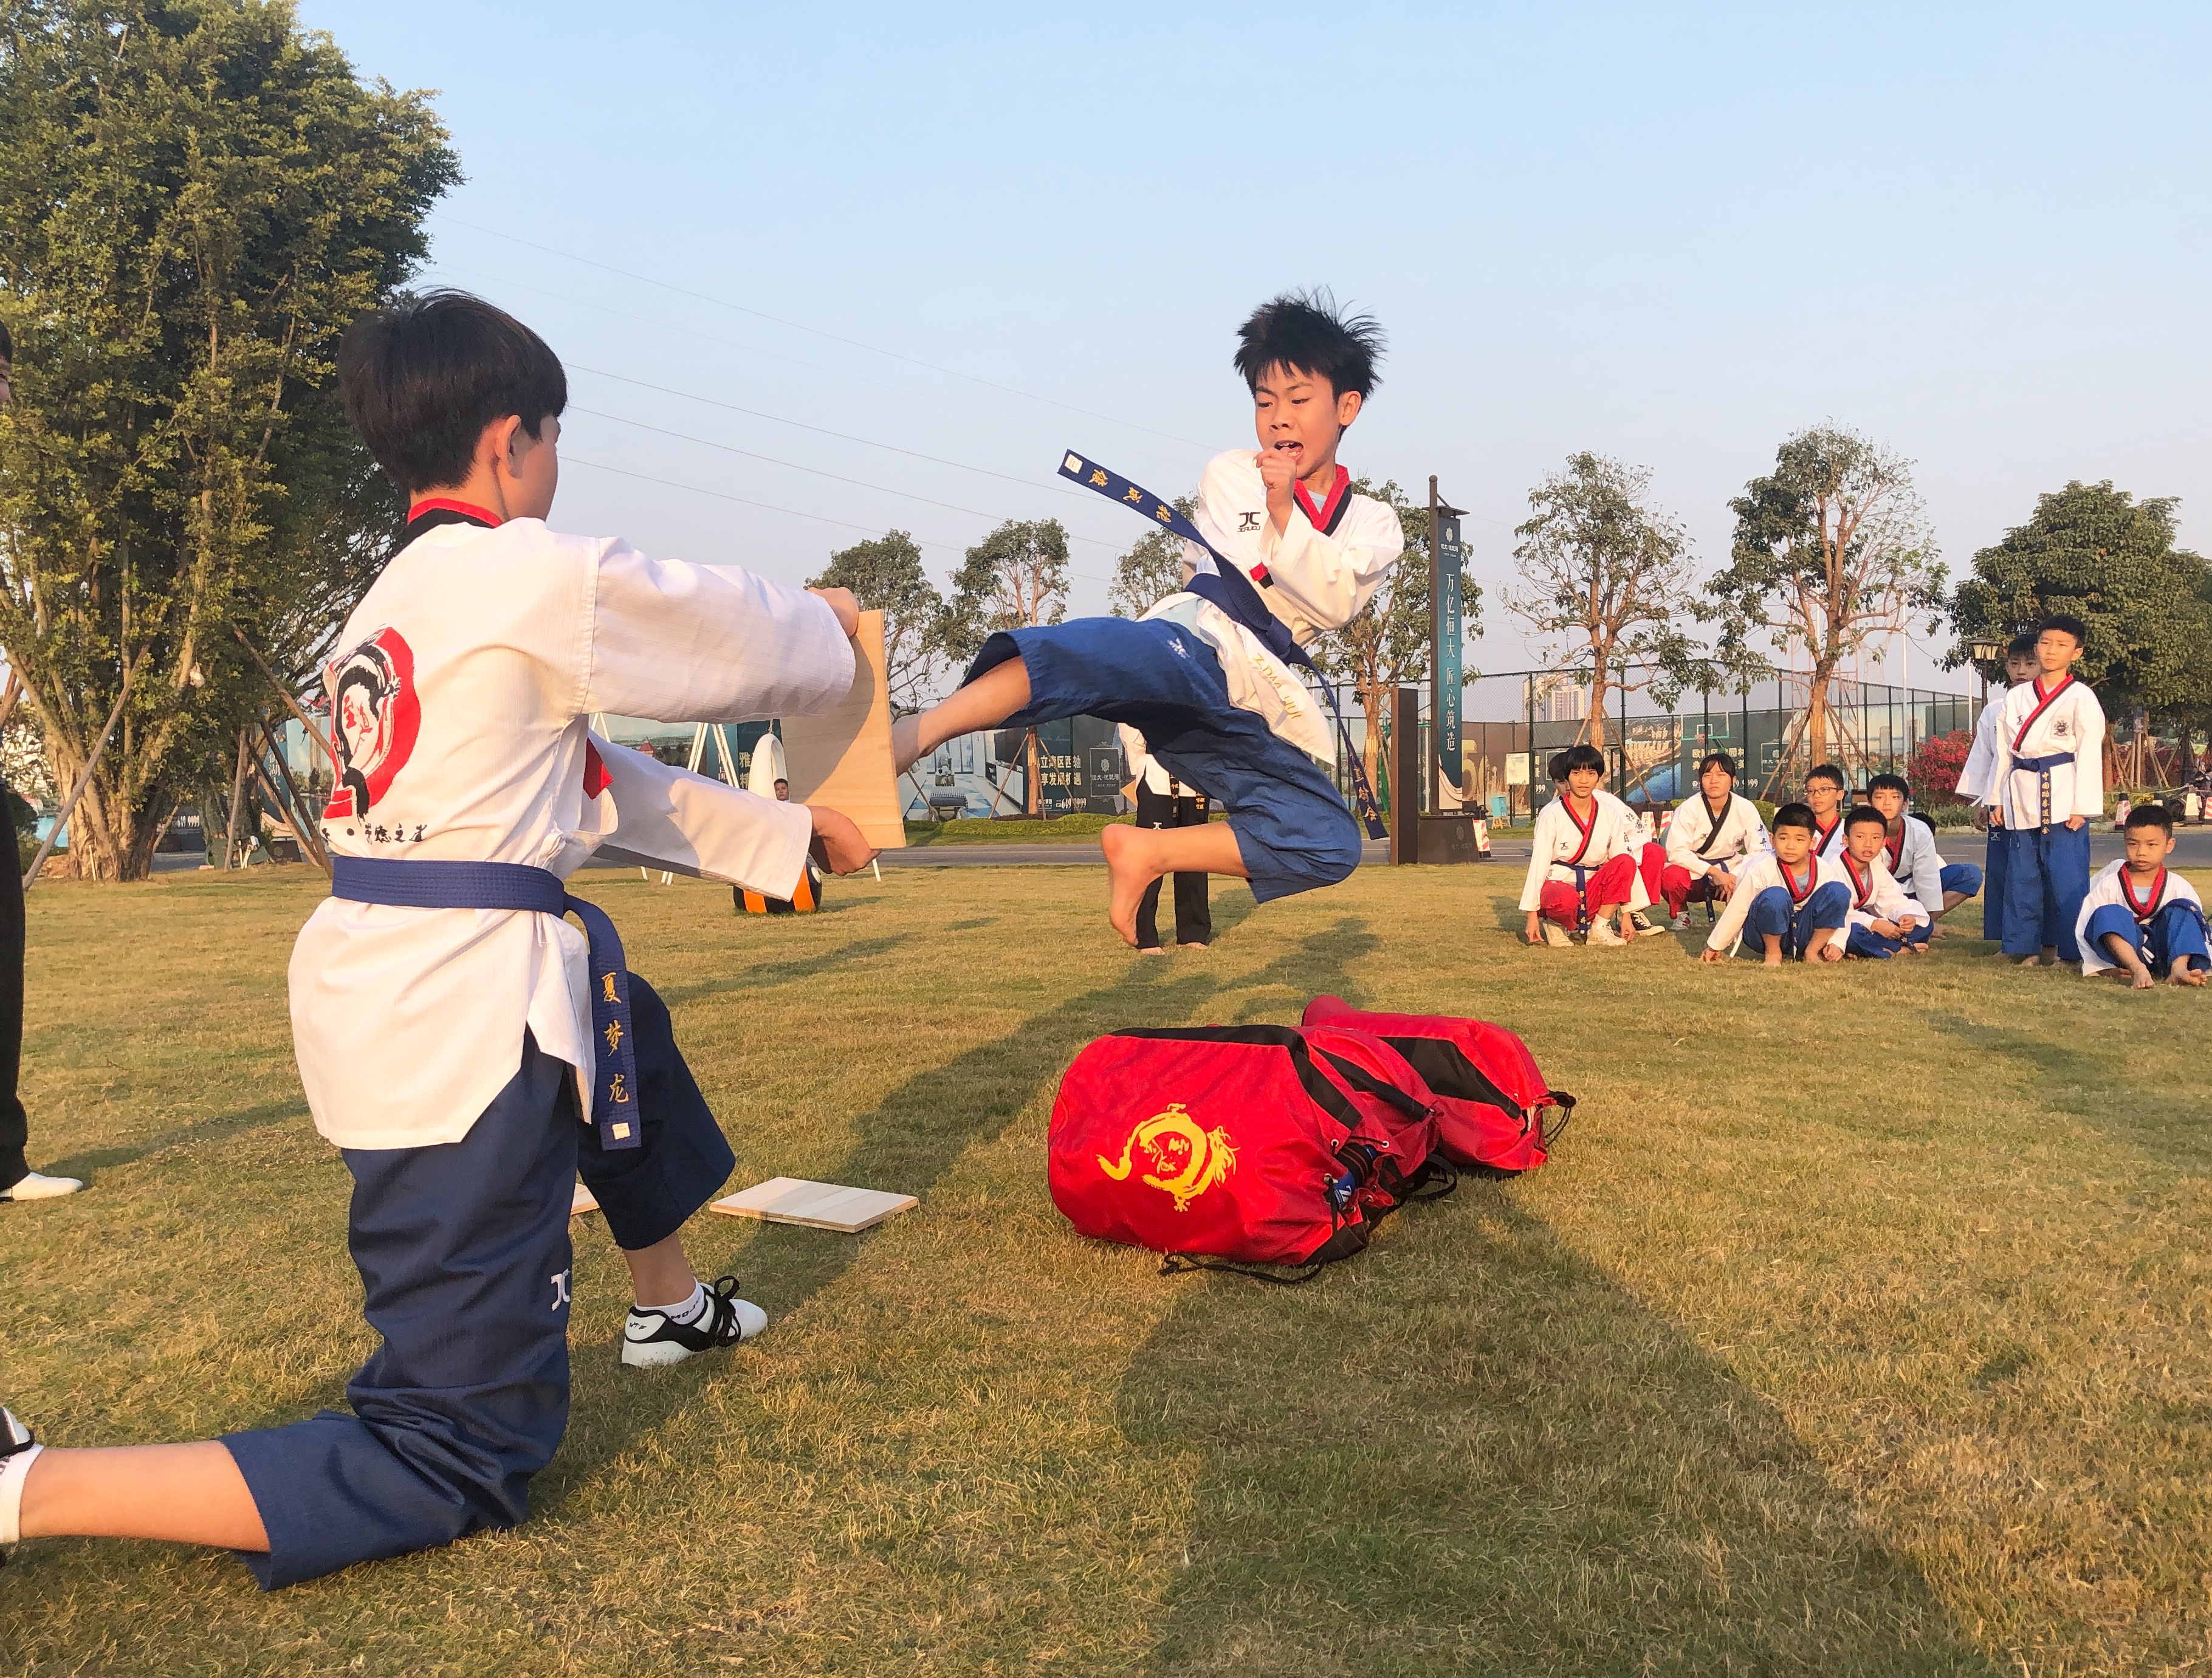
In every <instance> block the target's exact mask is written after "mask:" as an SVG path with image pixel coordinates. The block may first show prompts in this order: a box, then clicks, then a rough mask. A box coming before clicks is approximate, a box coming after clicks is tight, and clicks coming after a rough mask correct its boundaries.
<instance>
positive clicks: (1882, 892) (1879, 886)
mask: <svg viewBox="0 0 2212 1678" xmlns="http://www.w3.org/2000/svg"><path fill="white" fill-rule="evenodd" d="M1887 836H1888V824H1887V822H1886V821H1885V820H1884V819H1883V818H1882V813H1881V811H1879V810H1877V809H1875V807H1874V806H1872V805H1869V804H1862V805H1860V806H1858V807H1857V808H1856V809H1854V810H1853V811H1852V812H1851V813H1850V815H1849V816H1847V817H1845V818H1844V854H1842V855H1841V856H1840V857H1838V858H1837V861H1838V863H1840V864H1841V865H1842V867H1843V871H1844V878H1845V879H1848V880H1850V886H1851V908H1850V922H1849V926H1848V928H1847V930H1846V933H1845V935H1844V954H1845V955H1847V956H1860V957H1863V958H1866V959H1868V960H1869V961H1887V960H1888V959H1889V958H1891V957H1892V956H1893V955H1895V954H1896V953H1897V952H1898V951H1899V950H1911V951H1921V950H1924V949H1926V948H1927V947H1928V945H1927V937H1926V933H1927V929H1928V915H1927V911H1926V910H1924V909H1922V908H1921V907H1920V905H1919V904H1918V903H1915V902H1914V901H1913V900H1912V899H1911V897H1908V896H1907V895H1906V894H1905V888H1904V887H1903V886H1902V885H1899V884H1898V880H1897V876H1896V875H1894V874H1893V873H1891V872H1889V857H1888V855H1887V847H1886V845H1885V843H1884V842H1885V840H1886V839H1887Z"/></svg>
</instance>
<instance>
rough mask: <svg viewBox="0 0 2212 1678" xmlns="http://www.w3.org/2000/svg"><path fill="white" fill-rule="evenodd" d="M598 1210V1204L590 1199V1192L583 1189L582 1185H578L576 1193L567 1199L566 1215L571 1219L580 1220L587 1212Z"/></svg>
mask: <svg viewBox="0 0 2212 1678" xmlns="http://www.w3.org/2000/svg"><path fill="white" fill-rule="evenodd" d="M598 1210H599V1202H598V1201H595V1200H593V1199H592V1191H591V1190H590V1189H586V1188H585V1187H584V1185H583V1184H582V1183H578V1184H577V1185H576V1192H575V1193H574V1195H570V1196H569V1198H568V1215H569V1216H570V1217H571V1218H580V1217H582V1216H583V1215H584V1214H585V1213H587V1212H597V1211H598Z"/></svg>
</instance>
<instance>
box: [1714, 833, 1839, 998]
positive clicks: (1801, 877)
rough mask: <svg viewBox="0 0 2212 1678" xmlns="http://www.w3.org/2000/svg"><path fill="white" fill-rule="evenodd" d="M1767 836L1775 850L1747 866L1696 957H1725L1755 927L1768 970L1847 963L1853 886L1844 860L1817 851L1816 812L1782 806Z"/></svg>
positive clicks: (1754, 932)
mask: <svg viewBox="0 0 2212 1678" xmlns="http://www.w3.org/2000/svg"><path fill="white" fill-rule="evenodd" d="M1769 841H1770V842H1771V844H1772V846H1773V848H1772V849H1771V850H1766V851H1761V852H1760V853H1759V854H1757V855H1756V856H1753V858H1752V859H1751V860H1749V861H1748V862H1746V863H1744V864H1743V865H1742V872H1741V873H1740V874H1738V875H1737V877H1736V885H1735V891H1731V892H1730V893H1729V900H1728V909H1726V911H1725V912H1724V913H1723V915H1721V918H1720V921H1719V922H1718V924H1717V925H1716V926H1715V927H1713V931H1712V936H1711V938H1709V939H1706V940H1705V951H1704V953H1703V954H1701V955H1699V958H1698V959H1699V961H1702V962H1723V961H1726V960H1727V959H1728V958H1729V957H1730V956H1732V955H1734V954H1735V951H1736V947H1737V945H1740V944H1741V942H1742V940H1743V935H1744V933H1746V932H1749V933H1752V934H1753V936H1754V937H1756V938H1757V939H1759V942H1760V944H1761V945H1763V946H1764V950H1765V959H1766V964H1767V965H1768V966H1769V967H1779V966H1781V965H1782V963H1783V959H1784V957H1791V958H1797V959H1799V960H1802V961H1824V962H1827V961H1841V960H1842V959H1843V956H1844V943H1843V939H1842V937H1841V936H1840V934H1841V933H1842V932H1843V930H1844V921H1846V920H1847V919H1849V918H1850V904H1851V892H1850V883H1849V881H1848V880H1847V879H1845V877H1844V870H1843V865H1842V864H1840V863H1838V862H1832V861H1824V860H1821V859H1820V858H1819V857H1816V856H1814V854H1813V812H1812V811H1811V810H1809V809H1808V808H1807V807H1806V806H1803V805H1802V804H1785V805H1784V806H1782V808H1780V809H1779V810H1778V811H1776V812H1774V825H1773V827H1772V828H1771V830H1769Z"/></svg>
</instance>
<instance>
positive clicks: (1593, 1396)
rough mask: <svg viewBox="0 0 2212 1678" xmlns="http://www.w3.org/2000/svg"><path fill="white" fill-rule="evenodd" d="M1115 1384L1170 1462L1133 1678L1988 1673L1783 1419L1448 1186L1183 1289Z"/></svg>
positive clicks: (1513, 1223) (1580, 1271)
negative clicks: (1345, 1252) (1378, 1219)
mask: <svg viewBox="0 0 2212 1678" xmlns="http://www.w3.org/2000/svg"><path fill="white" fill-rule="evenodd" d="M1182 1286H1186V1287H1187V1288H1188V1295H1187V1297H1186V1298H1182V1300H1179V1301H1178V1302H1177V1303H1176V1305H1175V1306H1174V1308H1173V1309H1172V1310H1170V1312H1169V1314H1168V1315H1167V1316H1166V1317H1165V1318H1164V1319H1163V1320H1162V1321H1161V1322H1160V1323H1159V1324H1158V1327H1157V1328H1155V1329H1154V1331H1153V1333H1152V1335H1151V1336H1150V1337H1149V1339H1148V1340H1147V1341H1146V1344H1145V1346H1144V1347H1143V1348H1142V1349H1141V1350H1139V1352H1138V1353H1137V1354H1136V1355H1135V1357H1134V1358H1133V1359H1132V1360H1131V1362H1130V1365H1129V1370H1128V1373H1127V1376H1126V1377H1124V1380H1123V1383H1122V1385H1121V1389H1120V1392H1119V1395H1118V1397H1117V1401H1116V1402H1117V1412H1118V1415H1119V1419H1120V1421H1121V1427H1122V1429H1123V1432H1125V1433H1126V1435H1127V1438H1128V1440H1129V1443H1130V1448H1131V1449H1132V1450H1136V1451H1139V1452H1142V1453H1146V1454H1147V1455H1149V1456H1162V1455H1166V1456H1170V1457H1172V1456H1182V1457H1185V1458H1187V1459H1188V1460H1189V1461H1190V1462H1191V1465H1192V1478H1193V1485H1192V1494H1193V1499H1194V1507H1193V1508H1192V1510H1191V1512H1190V1513H1189V1515H1188V1517H1187V1518H1188V1522H1189V1526H1188V1533H1189V1537H1188V1548H1187V1552H1186V1553H1187V1558H1188V1559H1187V1563H1186V1570H1185V1571H1183V1572H1182V1573H1181V1574H1180V1575H1179V1576H1178V1578H1176V1581H1175V1583H1174V1584H1172V1586H1171V1587H1170V1590H1169V1592H1168V1595H1167V1598H1166V1602H1165V1606H1164V1610H1163V1611H1162V1613H1161V1614H1160V1617H1159V1619H1158V1621H1157V1622H1156V1624H1155V1626H1154V1627H1153V1631H1154V1633H1155V1636H1156V1638H1157V1641H1156V1643H1155V1645H1154V1648H1153V1651H1152V1660H1151V1662H1150V1663H1149V1666H1148V1668H1147V1670H1149V1671H1151V1672H1153V1673H1157V1674H1161V1675H1165V1674H1170V1673H1176V1674H1182V1673H1193V1672H1231V1671H1234V1672H1239V1673H1266V1674H1268V1675H1270V1678H1297V1675H1304V1674H1314V1675H1321V1674H1332V1675H1334V1674H1344V1673H1350V1672H1355V1671H1356V1672H1359V1673H1363V1674H1366V1675H1371V1678H1382V1675H1386V1674H1398V1673H1405V1674H1415V1673H1421V1674H1427V1673H1435V1672H1454V1673H1490V1672H1496V1673H1516V1674H1517V1673H1529V1672H1546V1673H1559V1672H1620V1673H1646V1672H1698V1673H1722V1672H1729V1673H1753V1672H1761V1673H1763V1672H1777V1671H1798V1672H1808V1673H1820V1674H1844V1673H1882V1674H1896V1673H1926V1674H1936V1673H1942V1674H1975V1675H1989V1678H1996V1672H1997V1670H1998V1669H1996V1667H1995V1666H1993V1665H1992V1664H1990V1663H1989V1662H1987V1661H1986V1660H1985V1659H1984V1658H1983V1657H1981V1656H1980V1655H1979V1654H1978V1653H1977V1652H1976V1651H1973V1650H1972V1648H1971V1647H1969V1646H1968V1645H1967V1644H1966V1640H1965V1637H1964V1634H1963V1632H1962V1630H1961V1628H1960V1626H1958V1625H1957V1624H1956V1623H1955V1622H1954V1620H1953V1618H1952V1616H1951V1615H1950V1614H1949V1612H1948V1610H1947V1609H1946V1608H1944V1607H1943V1606H1942V1603H1941V1602H1939V1601H1937V1599H1936V1596H1935V1594H1934V1593H1933V1591H1931V1590H1930V1589H1929V1586H1928V1584H1927V1582H1926V1580H1925V1579H1923V1578H1922V1577H1921V1575H1920V1574H1919V1573H1918V1572H1917V1571H1916V1570H1915V1569H1914V1568H1913V1567H1912V1566H1911V1565H1910V1564H1909V1563H1908V1562H1906V1561H1905V1560H1903V1559H1900V1558H1899V1557H1897V1556H1895V1555H1894V1554H1893V1553H1890V1552H1889V1551H1888V1550H1887V1549H1886V1548H1885V1547H1884V1546H1883V1545H1882V1544H1881V1541H1879V1539H1878V1538H1877V1537H1876V1536H1875V1535H1874V1534H1873V1533H1872V1532H1871V1531H1870V1530H1869V1529H1868V1528H1867V1527H1866V1526H1865V1525H1864V1524H1863V1523H1862V1522H1861V1521H1860V1520H1859V1519H1858V1518H1857V1515H1856V1513H1855V1511H1854V1510H1853V1509H1852V1507H1851V1505H1850V1503H1849V1501H1848V1500H1847V1499H1844V1497H1842V1496H1841V1495H1839V1494H1838V1493H1836V1492H1835V1491H1834V1490H1833V1489H1832V1488H1831V1487H1830V1486H1828V1485H1827V1483H1826V1480H1825V1479H1824V1477H1823V1475H1822V1474H1821V1471H1820V1467H1819V1465H1818V1464H1817V1463H1816V1462H1814V1461H1813V1460H1812V1459H1811V1458H1810V1457H1809V1456H1808V1454H1807V1453H1806V1452H1805V1450H1803V1449H1802V1446H1800V1444H1798V1442H1797V1440H1796V1438H1794V1437H1793V1435H1792V1434H1791V1433H1790V1430H1789V1428H1788V1426H1786V1425H1785V1424H1784V1421H1783V1420H1782V1419H1781V1418H1780V1417H1779V1416H1778V1414H1776V1413H1775V1412H1774V1411H1773V1409H1772V1408H1771V1407H1769V1406H1768V1405H1767V1404H1766V1403H1765V1401H1763V1400H1762V1399H1760V1398H1759V1396H1758V1395H1755V1394H1753V1393H1752V1392H1750V1391H1749V1390H1747V1389H1745V1388H1744V1387H1743V1386H1742V1385H1741V1384H1740V1383H1738V1382H1737V1381H1736V1380H1735V1378H1734V1377H1732V1376H1731V1375H1730V1374H1729V1372H1728V1371H1726V1370H1724V1369H1723V1368H1722V1367H1721V1366H1720V1365H1717V1363H1715V1362H1714V1361H1713V1360H1712V1359H1710V1358H1708V1357H1707V1356H1705V1354H1704V1353H1701V1352H1700V1351H1699V1349H1698V1348H1697V1347H1695V1346H1694V1345H1693V1344H1692V1342H1691V1341H1689V1340H1688V1339H1687V1338H1686V1336H1684V1335H1683V1334H1681V1333H1680V1331H1679V1330H1678V1329H1676V1328H1674V1326H1673V1325H1672V1324H1670V1323H1668V1322H1665V1321H1664V1320H1662V1319H1661V1318H1659V1317H1657V1316H1654V1315H1653V1314H1652V1313H1650V1311H1647V1310H1644V1308H1643V1307H1641V1306H1640V1305H1638V1304H1637V1303H1636V1302H1635V1301H1633V1300H1632V1299H1631V1298H1628V1297H1627V1296H1626V1294H1625V1293H1623V1292H1621V1291H1620V1289H1619V1288H1618V1287H1617V1286H1614V1285H1613V1282H1612V1281H1611V1280H1609V1279H1607V1277H1606V1276H1605V1275H1604V1274H1603V1273H1602V1272H1601V1271H1599V1270H1597V1269H1596V1268H1594V1267H1592V1266H1591V1265H1589V1264H1588V1263H1586V1262H1584V1261H1583V1259H1582V1258H1581V1257H1579V1256H1578V1255H1576V1254H1575V1253H1573V1252H1572V1251H1571V1250H1570V1249H1568V1248H1567V1247H1566V1246H1565V1244H1564V1243H1561V1242H1560V1241H1559V1239H1558V1238H1557V1237H1555V1236H1554V1235H1553V1232H1552V1231H1550V1230H1549V1229H1548V1228H1547V1226H1546V1225H1543V1224H1542V1223H1541V1222H1540V1221H1538V1220H1536V1219H1533V1218H1530V1217H1528V1215H1526V1214H1525V1213H1522V1212H1521V1211H1520V1210H1519V1209H1518V1208H1517V1207H1516V1205H1515V1204H1514V1191H1513V1189H1511V1187H1510V1185H1502V1184H1480V1183H1467V1184H1464V1185H1462V1188H1461V1189H1460V1191H1459V1194H1458V1195H1456V1196H1455V1198H1454V1199H1453V1200H1451V1201H1446V1202H1444V1203H1443V1204H1441V1205H1439V1206H1436V1207H1420V1208H1416V1209H1414V1210H1413V1211H1412V1212H1410V1213H1407V1215H1405V1216H1404V1217H1402V1218H1401V1219H1398V1220H1395V1222H1394V1223H1393V1224H1391V1225H1387V1226H1386V1227H1385V1229H1384V1231H1383V1234H1382V1235H1381V1236H1380V1237H1378V1238H1377V1241H1376V1245H1375V1246H1374V1247H1373V1248H1371V1249H1369V1251H1368V1252H1367V1253H1365V1254H1364V1255H1361V1256H1359V1257H1358V1258H1355V1259H1353V1260H1352V1261H1350V1262H1348V1263H1346V1265H1344V1266H1342V1267H1340V1268H1337V1269H1334V1270H1332V1271H1329V1272H1328V1273H1326V1274H1323V1275H1322V1277H1321V1278H1320V1279H1319V1280H1316V1281H1315V1282H1314V1283H1312V1284H1311V1285H1310V1286H1306V1287H1304V1288H1301V1289H1298V1290H1296V1291H1290V1290H1281V1289H1274V1288H1263V1287H1259V1286H1254V1285H1252V1284H1250V1283H1249V1282H1245V1281H1243V1280H1241V1279H1237V1278H1232V1277H1220V1276H1215V1277H1204V1278H1197V1277H1194V1278H1191V1279H1189V1280H1188V1281H1187V1282H1185V1283H1183V1284H1182Z"/></svg>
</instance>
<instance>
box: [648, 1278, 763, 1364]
mask: <svg viewBox="0 0 2212 1678" xmlns="http://www.w3.org/2000/svg"><path fill="white" fill-rule="evenodd" d="M737 1294H738V1279H737V1278H736V1277H735V1276H723V1277H720V1278H718V1279H717V1280H715V1281H714V1284H713V1286H710V1287H708V1290H707V1310H706V1313H705V1315H703V1316H701V1317H700V1318H699V1320H698V1321H697V1322H676V1321H675V1320H674V1319H673V1318H671V1316H669V1315H668V1313H667V1312H665V1311H661V1310H652V1309H649V1308H647V1307H645V1306H641V1305H633V1306H631V1307H630V1311H629V1322H626V1323H624V1324H623V1349H622V1360H623V1362H624V1363H626V1364H628V1365H630V1366H631V1367H632V1368H633V1369H650V1368H656V1367H659V1365H664V1364H680V1363H682V1362H683V1361H684V1359H686V1358H690V1357H693V1356H696V1354H697V1353H702V1352H711V1351H713V1350H714V1348H715V1347H723V1346H735V1345H737V1344H738V1343H739V1342H740V1341H749V1340H750V1339H752V1338H753V1337H754V1336H755V1335H757V1334H759V1333H760V1332H761V1330H762V1329H763V1328H767V1327H768V1313H767V1312H766V1311H764V1310H762V1309H761V1308H760V1307H759V1306H758V1305H756V1304H753V1302H752V1301H751V1300H750V1299H740V1298H738V1297H737Z"/></svg>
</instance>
